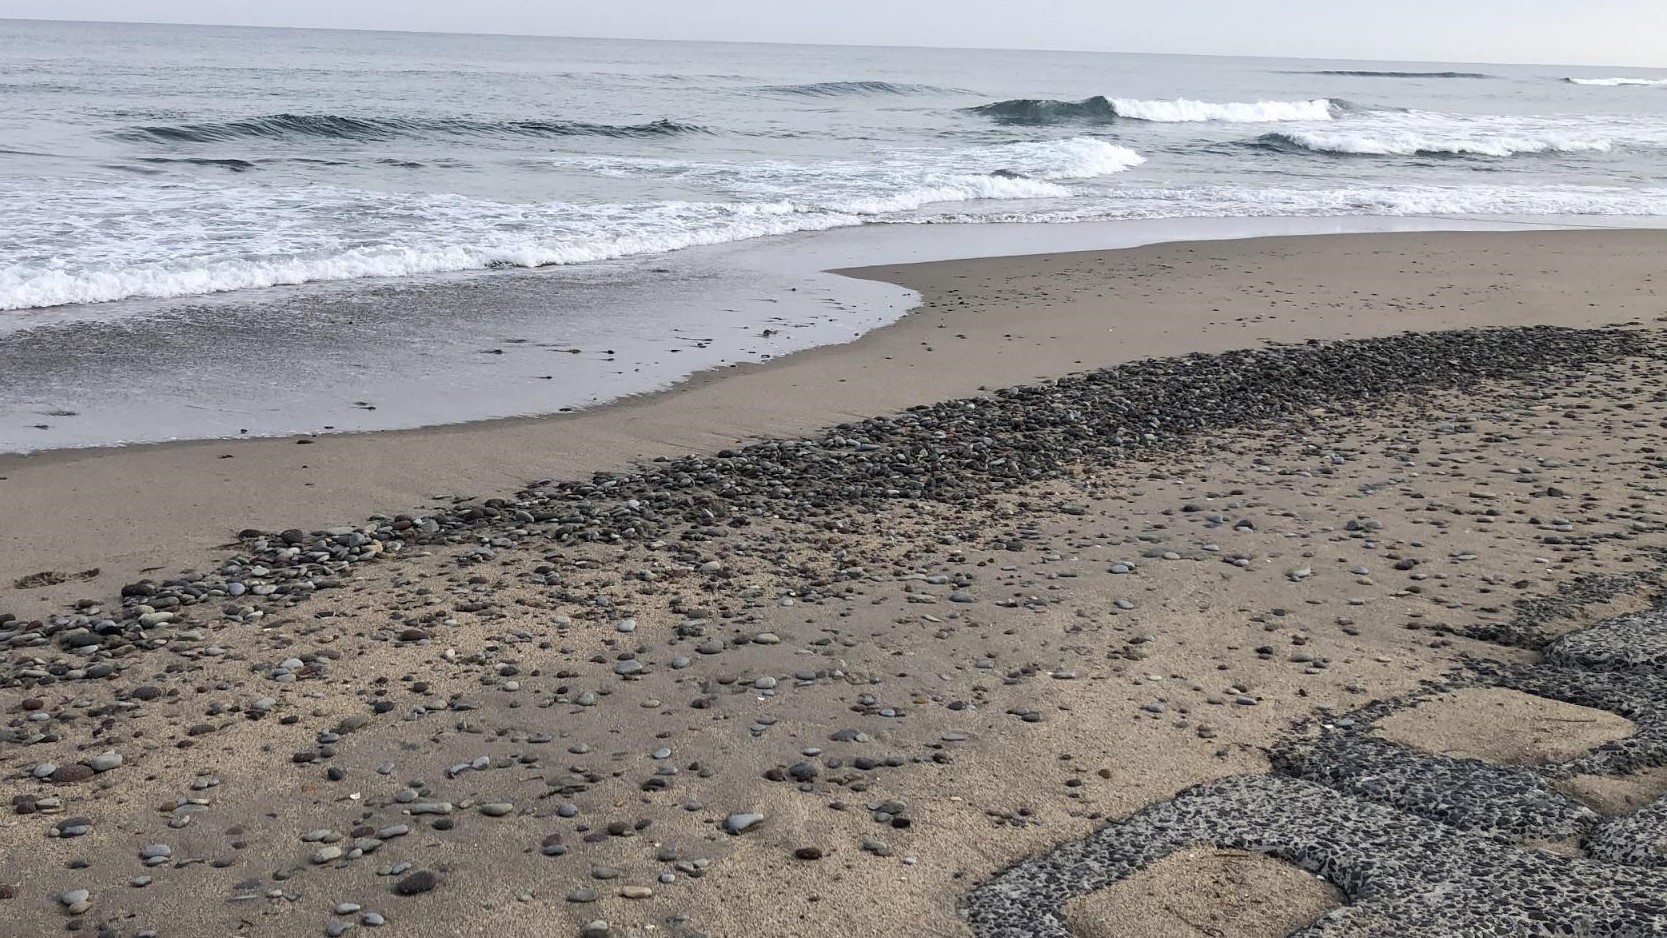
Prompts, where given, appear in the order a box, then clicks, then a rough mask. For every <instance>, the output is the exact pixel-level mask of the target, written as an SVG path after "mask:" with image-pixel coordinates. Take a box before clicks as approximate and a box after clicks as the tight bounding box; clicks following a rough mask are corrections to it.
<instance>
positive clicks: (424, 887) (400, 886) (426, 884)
mask: <svg viewBox="0 0 1667 938" xmlns="http://www.w3.org/2000/svg"><path fill="white" fill-rule="evenodd" d="M438 885H440V877H438V876H436V875H434V874H433V873H430V872H429V871H427V870H419V871H417V872H415V873H412V874H411V875H410V876H407V877H405V878H404V879H402V880H400V881H399V882H397V883H394V892H395V893H396V894H398V895H401V896H415V895H420V894H422V893H425V892H428V891H429V890H431V889H433V888H434V887H436V886H438Z"/></svg>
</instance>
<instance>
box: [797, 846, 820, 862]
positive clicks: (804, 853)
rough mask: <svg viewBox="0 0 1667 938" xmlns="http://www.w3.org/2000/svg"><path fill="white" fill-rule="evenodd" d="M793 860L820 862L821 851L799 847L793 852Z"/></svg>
mask: <svg viewBox="0 0 1667 938" xmlns="http://www.w3.org/2000/svg"><path fill="white" fill-rule="evenodd" d="M793 858H794V859H796V860H820V859H822V851H821V849H820V848H817V847H800V848H799V849H797V850H795V851H793Z"/></svg>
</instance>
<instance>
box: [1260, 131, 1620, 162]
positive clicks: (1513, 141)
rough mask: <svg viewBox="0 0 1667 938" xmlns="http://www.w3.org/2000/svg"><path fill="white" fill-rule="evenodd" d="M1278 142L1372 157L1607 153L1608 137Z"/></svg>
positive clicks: (1314, 134)
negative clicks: (1602, 138) (1595, 138)
mask: <svg viewBox="0 0 1667 938" xmlns="http://www.w3.org/2000/svg"><path fill="white" fill-rule="evenodd" d="M1269 139H1270V141H1271V142H1274V143H1285V144H1287V145H1290V146H1295V147H1298V148H1301V149H1304V150H1312V151H1314V152H1316V153H1342V154H1349V155H1371V156H1440V155H1452V156H1463V155H1472V156H1501V157H1502V156H1515V155H1517V154H1531V153H1592V152H1607V151H1608V150H1609V149H1610V148H1611V146H1612V144H1611V142H1610V141H1608V140H1601V139H1600V140H1582V139H1577V138H1569V137H1533V136H1512V135H1503V136H1491V135H1477V136H1466V135H1462V134H1461V135H1453V134H1439V133H1438V134H1422V133H1416V132H1412V131H1384V132H1376V133H1374V132H1372V131H1370V130H1362V131H1358V132H1326V131H1306V130H1304V131H1289V132H1285V133H1278V134H1270V135H1269Z"/></svg>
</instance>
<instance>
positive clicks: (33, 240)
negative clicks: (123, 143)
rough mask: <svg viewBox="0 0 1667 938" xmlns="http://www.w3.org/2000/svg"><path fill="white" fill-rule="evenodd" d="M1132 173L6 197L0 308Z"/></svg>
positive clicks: (178, 188)
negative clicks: (649, 190) (493, 194)
mask: <svg viewBox="0 0 1667 938" xmlns="http://www.w3.org/2000/svg"><path fill="white" fill-rule="evenodd" d="M1142 161H1143V160H1142V158H1141V156H1140V155H1139V154H1137V153H1135V152H1134V151H1132V150H1129V149H1128V148H1126V147H1122V146H1118V145H1116V144H1112V143H1107V142H1105V141H1102V140H1093V139H1088V138H1077V139H1067V140H1053V141H1037V142H1031V143H1019V144H1013V145H1008V146H992V147H981V148H974V149H966V150H942V149H919V150H908V151H898V152H897V153H895V154H894V155H893V156H891V157H890V158H888V159H884V160H880V161H876V162H873V163H862V162H832V163H823V164H792V163H782V162H763V163H750V164H699V163H677V162H673V161H666V160H634V161H633V160H625V159H617V160H611V161H606V160H604V161H595V162H597V163H598V166H597V168H598V169H599V170H611V171H612V172H613V173H615V174H621V175H624V174H629V173H630V172H646V173H652V174H657V175H662V176H671V177H683V178H686V179H688V180H690V181H692V182H695V183H698V184H700V186H701V188H702V189H703V191H713V190H716V191H714V195H715V196H719V197H721V196H724V195H727V196H730V197H731V198H732V200H731V201H719V200H718V199H716V198H715V199H714V200H712V201H681V202H658V203H640V204H625V203H601V204H579V203H571V202H546V203H532V204H526V203H512V202H495V201H488V200H482V199H472V198H468V197H465V196H460V195H446V194H420V193H392V192H368V191H359V190H350V189H342V188H335V187H325V186H311V187H299V188H276V187H255V186H243V187H218V186H210V185H204V184H196V183H193V184H177V183H152V182H143V183H127V184H122V185H114V186H111V185H81V186H77V187H75V188H72V189H63V190H59V191H56V192H54V193H51V194H43V193H41V192H39V191H33V190H29V191H24V190H17V191H12V190H6V191H0V216H3V217H5V218H6V219H7V222H8V226H9V228H8V232H7V234H8V236H9V237H8V243H7V245H6V246H5V248H4V250H5V253H3V254H0V310H8V309H10V310H15V309H27V308H33V307H43V306H57V305H63V304H69V303H100V302H108V301H112V300H119V299H126V298H130V297H173V296H192V295H201V294H210V293H223V292H228V291H233V290H245V289H253V288H260V287H270V286H278V285H288V284H299V283H308V282H315V281H340V280H354V279H359V278H365V277H406V276H413V275H420V274H434V273H443V272H449V271H460V270H475V269H481V268H486V267H491V266H521V267H537V266H547V265H556V264H578V263H585V262H591V261H600V260H610V259H614V258H620V257H629V256H635V255H642V254H656V253H662V252H666V251H675V250H680V249H683V248H688V247H694V246H697V245H705V244H720V243H725V242H730V241H740V240H747V239H751V238H760V237H768V236H771V235H780V234H789V233H792V232H798V231H812V230H821V229H827V228H837V227H843V226H850V225H859V224H862V223H864V222H865V221H870V220H884V218H885V217H886V216H888V215H892V214H896V213H902V212H911V211H915V210H918V209H921V208H923V207H925V206H929V205H932V204H935V203H943V202H971V201H978V200H991V199H1001V200H1037V199H1065V198H1068V197H1070V196H1071V195H1072V194H1073V193H1072V190H1071V189H1069V188H1067V187H1066V186H1064V185H1062V184H1061V181H1064V180H1073V179H1089V178H1094V177H1099V176H1104V175H1107V174H1110V173H1116V172H1120V171H1122V170H1125V169H1128V168H1130V167H1132V166H1135V165H1138V164H1140V163H1141V162H1142ZM65 244H74V245H76V246H77V247H76V253H75V255H74V256H68V257H66V256H64V255H63V254H62V245H65ZM14 245H15V246H16V247H14Z"/></svg>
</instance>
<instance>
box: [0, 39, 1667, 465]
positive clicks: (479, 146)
mask: <svg viewBox="0 0 1667 938" xmlns="http://www.w3.org/2000/svg"><path fill="white" fill-rule="evenodd" d="M1496 216H1509V217H1511V218H1513V219H1517V220H1521V219H1524V218H1528V219H1533V218H1539V217H1544V218H1547V219H1551V218H1556V219H1560V220H1562V221H1564V222H1567V221H1569V220H1571V219H1573V220H1576V221H1578V220H1580V219H1590V220H1592V221H1594V222H1603V221H1604V220H1605V219H1610V220H1613V219H1617V218H1628V219H1638V218H1660V217H1663V216H1667V72H1662V71H1654V72H1652V71H1649V70H1640V69H1593V68H1569V67H1549V66H1539V67H1536V66H1500V65H1467V64H1455V65H1446V64H1443V65H1429V64H1417V65H1409V64H1385V63H1345V62H1336V61H1298V60H1275V59H1251V58H1217V57H1190V56H1153V55H1121V54H1119V55H1113V54H1091V53H1059V52H1018V51H999V50H944V49H902V48H841V47H822V46H785V45H742V44H710V43H674V42H634V41H614V40H586V39H554V38H529V37H506V36H472V35H470V36H463V35H433V34H402V33H366V32H332V31H314V30H268V29H234V28H210V27H176V26H143V25H116V24H88V23H49V22H25V21H6V20H0V218H3V219H4V223H3V224H0V451H6V450H11V451H17V450H28V449H39V448H50V447H56V446H86V445H101V444H106V443H114V442H141V441H152V440H165V439H177V438H193V437H198V438H200V437H217V436H237V435H248V434H250V433H254V434H278V433H292V432H314V431H318V430H324V429H386V428H392V427H398V426H414V425H421V424H426V423H437V422H447V421H452V420H461V419H477V418H482V417H496V416H510V415H515V414H528V413H544V412H554V411H557V410H561V409H564V408H571V407H578V406H587V405H589V404H593V403H596V402H599V401H601V400H606V399H609V398H611V397H617V396H620V395H622V394H627V393H635V392H638V391H643V390H649V389H652V388H654V387H659V386H663V385H665V384H666V383H668V382H670V381H673V380H676V379H677V378H679V377H682V376H684V375H687V374H688V373H690V372H691V371H693V370H698V369H699V368H703V367H711V366H713V365H716V364H722V363H732V362H734V361H741V360H758V359H760V358H767V357H770V356H771V355H775V354H780V353H781V352H783V351H790V350H792V348H795V347H803V346H805V345H809V344H817V343H820V342H826V341H841V340H843V339H845V338H848V337H849V336H850V335H852V334H854V333H856V332H860V331H862V330H863V329H865V328H872V326H873V325H876V324H878V323H880V322H883V321H886V320H887V319H888V318H894V317H895V316H896V315H898V314H899V313H900V311H901V310H902V309H903V308H906V305H907V297H906V296H905V295H901V294H900V293H898V292H897V291H890V292H888V291H886V290H884V289H883V288H881V287H856V286H851V285H849V284H846V285H843V286H834V285H832V284H831V282H830V280H829V278H818V277H816V276H815V271H799V272H796V273H794V274H792V275H791V276H787V275H785V274H783V273H782V271H781V270H779V269H777V268H772V269H771V270H770V271H769V272H764V271H763V270H762V269H761V268H760V267H759V266H758V264H757V260H756V259H757V257H759V256H763V255H764V254H766V253H768V252H769V251H770V250H778V249H781V248H782V246H783V245H787V246H789V247H791V246H792V245H795V244H800V243H802V242H803V239H807V238H814V237H818V236H817V235H815V234H814V233H816V232H833V231H835V230H848V229H874V228H878V227H886V228H890V229H894V230H895V231H896V232H903V231H908V232H910V234H909V235H908V237H919V236H920V234H919V233H920V232H924V231H926V230H927V228H928V226H987V227H988V230H990V231H998V230H999V231H1002V232H1010V231H1012V230H1013V229H1014V228H1015V227H1016V226H1041V225H1045V224H1047V223H1063V222H1073V223H1096V224H1098V225H1101V226H1104V225H1105V224H1107V223H1124V222H1134V221H1145V222H1150V221H1151V220H1163V219H1205V220H1222V219H1228V220H1231V219H1240V220H1243V219H1284V218H1297V219H1322V220H1323V219H1331V220H1333V222H1329V223H1336V222H1335V220H1337V219H1380V220H1381V219H1386V218H1419V219H1429V218H1432V217H1448V218H1451V217H1461V218H1466V219H1472V220H1476V219H1487V218H1491V217H1496ZM1320 224H1322V225H1323V224H1327V222H1321V223H1320ZM1362 224H1366V223H1365V222H1362ZM1251 227H1252V228H1254V227H1255V226H1251ZM1274 228H1275V229H1276V230H1279V229H1278V226H1277V225H1275V226H1274ZM1258 230H1259V229H1258ZM893 240H895V238H893ZM829 243H834V242H829ZM801 287H802V288H803V289H802V290H801V289H800V288H801ZM788 293H792V294H794V296H792V297H788V295H787V294H788ZM787 310H791V312H787ZM772 322H776V323H777V328H774V329H772V327H771V326H770V323H772ZM765 333H770V334H769V335H765ZM784 333H785V335H784ZM766 340H767V341H766ZM649 349H653V350H654V353H653V354H650V353H649V352H648V351H647V350H649ZM532 350H537V355H534V354H532ZM674 352H676V353H679V354H681V353H687V354H681V357H674V355H673V353H674ZM518 355H519V356H520V358H519V359H517V358H516V356H518ZM488 356H489V357H488ZM516 361H519V362H520V363H519V364H516V363H515V362H516ZM483 362H485V363H486V364H483ZM551 362H559V363H560V364H559V366H557V365H552V364H550V363H551ZM378 401H380V403H378Z"/></svg>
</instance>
